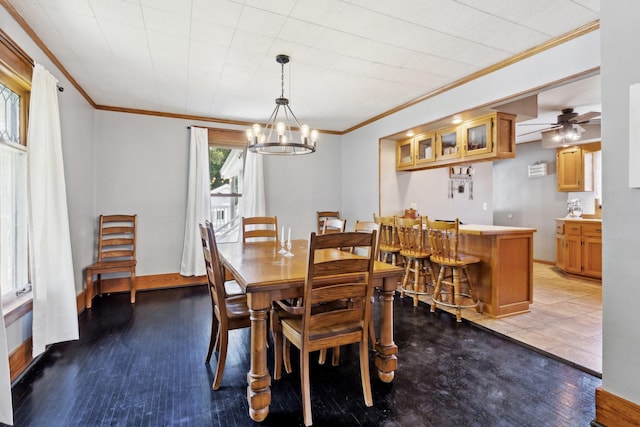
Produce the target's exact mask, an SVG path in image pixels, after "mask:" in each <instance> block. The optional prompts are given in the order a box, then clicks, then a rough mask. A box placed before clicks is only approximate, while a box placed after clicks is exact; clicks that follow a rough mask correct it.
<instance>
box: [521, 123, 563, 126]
mask: <svg viewBox="0 0 640 427" xmlns="http://www.w3.org/2000/svg"><path fill="white" fill-rule="evenodd" d="M557 124H558V123H518V126H556V125H557Z"/></svg>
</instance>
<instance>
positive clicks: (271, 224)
mask: <svg viewBox="0 0 640 427" xmlns="http://www.w3.org/2000/svg"><path fill="white" fill-rule="evenodd" d="M257 238H260V239H261V240H265V239H275V240H276V242H277V241H278V217H277V216H253V217H244V216H243V217H242V241H243V242H246V241H247V240H248V239H257Z"/></svg>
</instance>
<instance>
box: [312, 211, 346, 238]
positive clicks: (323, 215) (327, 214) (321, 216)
mask: <svg viewBox="0 0 640 427" xmlns="http://www.w3.org/2000/svg"><path fill="white" fill-rule="evenodd" d="M317 217H318V234H322V230H323V229H324V220H325V219H327V218H340V212H339V211H317Z"/></svg>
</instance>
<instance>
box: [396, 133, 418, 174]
mask: <svg viewBox="0 0 640 427" xmlns="http://www.w3.org/2000/svg"><path fill="white" fill-rule="evenodd" d="M414 165H415V162H414V160H413V138H408V139H403V140H401V141H398V142H397V143H396V169H397V170H409V169H413V167H414Z"/></svg>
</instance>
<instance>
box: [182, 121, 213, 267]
mask: <svg viewBox="0 0 640 427" xmlns="http://www.w3.org/2000/svg"><path fill="white" fill-rule="evenodd" d="M210 197H211V194H210V193H209V141H208V131H207V129H204V128H198V127H195V126H191V141H190V144H189V181H188V188H187V214H186V221H185V227H184V243H183V246H182V262H181V264H180V274H181V275H182V276H204V275H205V274H207V270H206V267H205V264H204V256H203V255H202V241H201V239H200V228H199V224H204V222H205V221H206V220H209V219H210V218H209V217H210V215H211V214H210V210H211V207H210V203H211V202H210Z"/></svg>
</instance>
